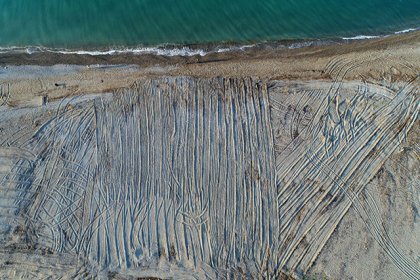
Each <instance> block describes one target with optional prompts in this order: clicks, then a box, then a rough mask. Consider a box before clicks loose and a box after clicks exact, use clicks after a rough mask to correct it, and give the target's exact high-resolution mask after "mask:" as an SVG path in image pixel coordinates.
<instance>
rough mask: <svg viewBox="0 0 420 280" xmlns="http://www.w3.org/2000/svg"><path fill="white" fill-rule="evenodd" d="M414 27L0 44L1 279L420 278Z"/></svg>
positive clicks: (419, 107) (418, 65)
mask: <svg viewBox="0 0 420 280" xmlns="http://www.w3.org/2000/svg"><path fill="white" fill-rule="evenodd" d="M419 74H420V31H415V32H409V33H407V34H400V35H392V36H388V37H384V38H378V39H370V40H353V41H349V42H336V43H334V44H330V45H325V46H309V47H302V48H297V49H292V48H281V49H272V48H270V47H267V46H266V47H259V48H255V49H249V50H245V51H234V52H227V53H213V54H209V55H206V56H199V55H198V56H191V57H164V56H153V55H101V56H91V55H75V54H71V55H70V54H67V55H64V54H56V53H34V54H24V53H19V54H12V53H0V119H1V121H0V278H2V279H21V278H28V277H30V278H48V277H51V278H61V279H74V278H76V279H94V278H99V279H405V278H406V279H420V242H419V241H420V240H419V232H420V216H419V211H420V192H419V181H420V178H419V176H420V147H419V137H420V134H419V133H420V131H419V127H420V126H419V114H420V94H419V87H420V83H419V81H420V80H419V79H420V77H419Z"/></svg>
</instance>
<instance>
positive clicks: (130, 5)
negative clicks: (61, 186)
mask: <svg viewBox="0 0 420 280" xmlns="http://www.w3.org/2000/svg"><path fill="white" fill-rule="evenodd" d="M418 26H420V0H347V1H343V0H0V46H1V47H7V46H47V47H60V48H85V47H86V48H92V47H110V46H139V45H142V46H146V45H159V44H166V43H169V44H196V43H199V44H205V43H215V42H260V41H266V40H283V39H309V38H311V39H314V38H316V39H319V38H321V39H323V38H333V37H334V38H336V37H351V36H356V35H360V34H363V35H376V34H388V33H392V32H395V31H399V30H403V29H407V28H412V27H418Z"/></svg>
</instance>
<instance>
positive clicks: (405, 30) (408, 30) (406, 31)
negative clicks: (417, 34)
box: [395, 28, 419, 34]
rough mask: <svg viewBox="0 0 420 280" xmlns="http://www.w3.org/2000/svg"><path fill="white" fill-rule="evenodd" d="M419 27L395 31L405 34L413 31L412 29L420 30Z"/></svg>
mask: <svg viewBox="0 0 420 280" xmlns="http://www.w3.org/2000/svg"><path fill="white" fill-rule="evenodd" d="M418 29H419V28H408V29H404V30H401V31H397V32H395V34H403V33H408V32H411V31H416V30H418Z"/></svg>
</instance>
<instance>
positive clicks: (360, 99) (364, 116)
mask: <svg viewBox="0 0 420 280" xmlns="http://www.w3.org/2000/svg"><path fill="white" fill-rule="evenodd" d="M340 83H341V82H340V81H339V80H337V82H335V83H332V84H330V85H329V87H328V88H327V89H326V90H324V91H323V92H324V98H322V99H320V100H321V101H322V102H316V101H314V96H315V98H319V96H318V93H319V92H318V91H316V90H315V91H314V90H313V89H310V90H308V89H302V90H301V91H300V92H298V94H297V95H296V96H297V97H298V98H293V96H292V95H293V94H296V92H295V93H293V92H291V93H289V96H291V97H290V98H289V99H286V100H285V99H284V94H282V95H279V94H277V96H276V90H275V89H273V90H272V91H270V99H271V104H272V118H273V120H272V121H273V127H274V129H276V124H277V125H278V124H281V125H282V126H283V128H289V129H284V131H283V132H280V133H277V134H276V133H274V135H275V137H274V139H275V141H274V143H275V146H276V148H278V147H282V148H281V149H276V166H277V167H276V176H277V188H278V203H279V217H280V247H279V252H280V257H279V259H280V262H279V267H280V268H281V269H282V270H283V271H284V272H285V273H287V274H291V275H296V276H299V275H302V274H304V273H305V272H306V271H307V270H308V269H309V267H310V266H311V265H312V263H313V262H314V261H315V258H316V257H317V255H318V253H319V252H320V250H321V249H322V248H323V246H324V244H325V243H326V241H327V240H328V239H329V237H330V236H331V234H332V233H333V231H334V229H335V228H336V227H337V225H338V223H339V222H340V220H341V219H342V218H343V216H344V215H345V214H346V212H347V211H348V209H349V207H351V206H352V205H353V206H354V207H355V208H356V211H357V212H358V213H359V215H360V217H361V218H362V219H363V220H364V222H365V223H366V226H367V229H368V230H369V231H370V232H371V233H372V235H373V236H374V237H375V239H376V240H377V241H378V242H379V244H380V245H381V246H382V248H383V249H384V250H385V252H387V253H388V255H389V256H390V258H391V259H392V260H393V261H394V263H395V264H396V265H397V266H398V267H399V268H400V270H401V271H402V272H403V273H404V274H405V275H406V276H407V277H409V278H410V279H416V278H418V277H419V275H420V270H419V268H418V266H417V265H416V263H415V261H413V260H411V259H409V258H408V257H406V256H404V255H402V254H401V253H400V252H399V250H398V248H396V247H395V246H394V245H393V242H392V240H391V239H390V237H389V236H388V234H387V232H386V229H385V228H384V227H383V224H382V222H381V220H380V213H379V212H378V211H379V210H378V209H377V206H376V205H374V204H372V201H369V200H366V201H367V202H369V203H362V202H361V201H360V200H359V199H358V197H357V196H358V194H359V193H360V191H361V190H362V189H363V187H364V186H365V184H366V183H367V182H368V181H369V180H370V179H371V178H372V177H373V176H374V175H375V174H376V173H377V172H378V170H379V168H380V167H381V166H382V164H383V163H384V161H385V160H386V159H387V158H388V157H389V156H390V155H391V154H392V152H393V151H394V150H395V149H396V148H397V147H398V146H399V145H400V143H401V141H403V139H404V138H405V136H406V134H407V131H408V130H409V129H410V128H411V127H412V126H413V125H414V123H415V122H416V121H417V118H418V114H419V109H420V107H419V106H420V101H419V97H418V80H415V81H413V82H412V83H411V84H409V85H407V86H406V87H405V88H403V89H402V90H400V91H398V92H395V95H394V96H393V97H392V98H391V99H389V98H386V97H384V96H379V95H377V94H375V90H374V89H373V90H372V89H369V88H368V87H367V86H358V87H357V89H356V88H354V89H352V88H347V89H346V88H345V87H343V86H342V85H341V84H340ZM325 93H327V94H325ZM318 100H319V99H318ZM288 102H290V103H289V104H287V103H288ZM307 104H310V106H312V107H311V108H312V110H311V116H310V118H307V119H308V121H305V117H294V116H295V115H303V116H305V114H307V112H308V109H307V107H306V106H309V105H307ZM290 108H293V110H291V109H290ZM305 108H306V110H305ZM311 118H312V119H311ZM310 119H311V120H310ZM293 127H302V129H301V132H300V133H291V134H290V133H287V132H288V130H292V131H293ZM291 159H292V160H291Z"/></svg>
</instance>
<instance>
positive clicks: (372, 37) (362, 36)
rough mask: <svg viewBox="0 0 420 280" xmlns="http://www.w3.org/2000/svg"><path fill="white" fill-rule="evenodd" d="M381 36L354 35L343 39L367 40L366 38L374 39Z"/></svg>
mask: <svg viewBox="0 0 420 280" xmlns="http://www.w3.org/2000/svg"><path fill="white" fill-rule="evenodd" d="M380 37H381V36H369V35H357V36H354V37H343V40H365V39H374V38H380Z"/></svg>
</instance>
